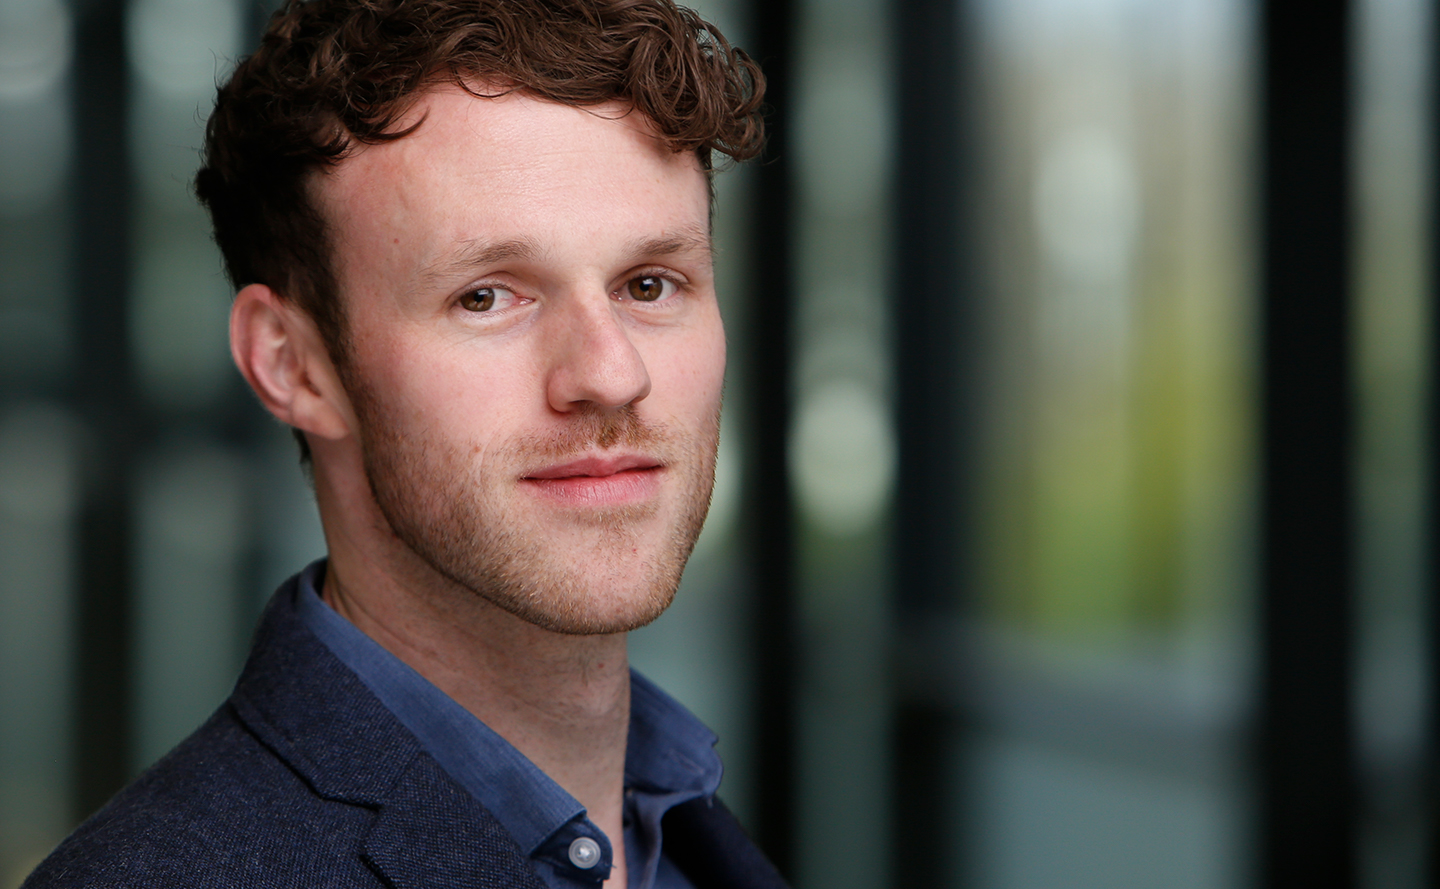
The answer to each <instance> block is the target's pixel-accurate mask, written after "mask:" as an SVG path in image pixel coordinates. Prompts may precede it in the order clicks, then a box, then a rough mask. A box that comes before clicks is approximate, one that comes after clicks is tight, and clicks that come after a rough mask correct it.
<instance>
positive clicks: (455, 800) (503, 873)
mask: <svg viewBox="0 0 1440 889" xmlns="http://www.w3.org/2000/svg"><path fill="white" fill-rule="evenodd" d="M363 854H364V857H365V860H366V861H367V862H369V863H370V865H371V867H373V868H374V869H375V870H376V871H378V872H379V873H380V874H381V875H382V876H384V877H385V879H386V881H387V884H388V885H392V886H395V887H396V889H452V887H453V889H461V887H470V889H476V887H495V889H500V887H504V889H511V887H516V889H545V886H544V884H543V883H541V882H540V877H539V876H538V875H537V874H536V873H535V871H534V870H533V869H532V868H531V867H530V865H529V863H528V862H526V860H525V858H524V856H523V855H522V853H521V851H520V849H519V848H518V847H517V846H516V845H515V841H514V840H512V839H511V838H510V835H509V834H508V833H507V832H506V831H505V829H504V828H503V827H501V826H500V822H499V821H497V820H496V819H495V816H493V815H491V814H490V812H489V811H487V810H486V809H485V808H484V807H482V806H481V805H480V804H479V803H477V802H475V799H474V797H472V796H470V795H469V794H468V793H466V792H465V791H464V790H463V789H462V788H460V787H459V786H457V785H456V784H455V782H454V781H452V780H451V779H450V777H449V776H448V775H446V774H445V773H444V771H443V770H442V769H441V768H440V766H439V765H438V764H437V763H436V762H435V760H433V759H431V758H430V756H429V755H428V754H424V753H422V754H421V755H419V756H417V757H416V758H415V759H414V760H413V761H412V762H411V764H410V767H409V768H407V769H406V770H405V772H404V774H403V775H402V776H401V777H400V780H399V781H398V782H397V783H396V784H395V786H394V787H393V788H391V791H390V793H389V795H388V799H387V800H386V802H385V803H384V805H383V806H382V807H381V809H380V813H379V815H378V817H377V818H376V819H375V824H374V826H373V827H372V828H371V830H370V833H369V835H367V836H366V838H365V849H364V853H363Z"/></svg>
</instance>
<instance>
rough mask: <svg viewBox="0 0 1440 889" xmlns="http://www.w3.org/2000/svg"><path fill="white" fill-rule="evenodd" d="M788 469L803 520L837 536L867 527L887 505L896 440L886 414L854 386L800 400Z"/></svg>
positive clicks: (834, 385)
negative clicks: (804, 517)
mask: <svg viewBox="0 0 1440 889" xmlns="http://www.w3.org/2000/svg"><path fill="white" fill-rule="evenodd" d="M790 470H791V473H792V476H793V478H794V484H795V491H796V495H797V497H798V499H799V503H800V508H801V510H802V511H803V513H804V514H805V516H806V518H808V519H809V520H810V521H813V522H814V523H816V524H817V525H819V526H820V527H822V528H824V529H825V530H826V531H829V532H830V533H832V534H836V535H842V536H844V535H852V534H857V533H859V532H862V531H864V530H866V529H867V528H869V527H870V526H871V525H872V524H874V522H875V521H876V519H878V518H879V516H880V512H881V511H882V510H883V509H884V508H885V505H886V503H887V502H888V501H889V498H890V493H891V487H892V485H893V483H894V479H895V439H894V433H893V431H892V430H891V427H890V416H889V410H888V409H887V406H886V405H885V403H884V402H883V401H882V400H881V399H880V398H879V397H878V396H877V395H876V393H875V392H874V391H873V390H872V389H870V388H869V387H867V386H863V385H861V384H859V383H856V382H853V381H848V380H847V381H835V382H830V383H826V384H824V385H822V386H818V387H817V388H816V389H815V390H814V391H813V392H811V393H808V394H807V395H805V396H803V397H802V399H801V402H800V407H799V410H798V411H797V413H796V419H795V429H794V434H793V435H792V436H791V454H790Z"/></svg>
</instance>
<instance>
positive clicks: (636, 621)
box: [475, 576, 679, 636]
mask: <svg viewBox="0 0 1440 889" xmlns="http://www.w3.org/2000/svg"><path fill="white" fill-rule="evenodd" d="M585 586H589V587H590V588H588V589H586V588H584V587H585ZM678 586H679V577H678V576H677V577H675V578H674V579H673V580H669V579H667V580H665V581H661V582H659V583H656V582H653V581H652V582H649V583H645V584H641V585H640V586H639V588H631V589H629V590H628V591H627V592H625V593H622V594H619V595H616V593H615V589H614V587H610V586H607V587H605V588H604V589H596V588H594V587H593V585H592V584H584V585H582V584H575V585H573V586H572V585H569V584H561V585H559V586H558V587H557V586H551V587H549V588H548V589H546V590H545V591H544V592H543V593H541V592H539V591H536V590H517V589H514V588H509V589H503V588H502V589H499V590H496V589H484V588H481V589H477V590H475V592H476V593H477V594H478V595H480V596H481V597H483V598H484V599H486V600H487V601H489V602H491V603H492V604H494V605H497V606H499V607H500V608H502V609H504V610H506V611H508V612H510V613H511V614H513V615H515V616H516V617H518V618H520V619H521V620H523V621H525V622H526V623H529V624H533V625H535V626H537V627H539V628H541V629H543V630H549V631H550V632H552V633H562V634H564V635H567V636H603V635H611V634H614V633H628V632H630V631H631V630H638V629H640V628H641V627H643V626H645V625H647V624H649V623H651V622H652V621H654V620H655V619H656V618H657V617H659V616H660V615H662V614H664V613H665V609H667V608H669V607H670V603H671V602H673V601H674V599H675V590H676V588H677V587H678Z"/></svg>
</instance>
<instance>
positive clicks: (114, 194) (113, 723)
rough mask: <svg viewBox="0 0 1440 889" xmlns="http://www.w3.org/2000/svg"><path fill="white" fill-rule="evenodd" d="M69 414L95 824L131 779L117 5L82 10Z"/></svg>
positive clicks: (78, 810) (124, 190) (81, 684)
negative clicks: (79, 448) (76, 467)
mask: <svg viewBox="0 0 1440 889" xmlns="http://www.w3.org/2000/svg"><path fill="white" fill-rule="evenodd" d="M75 15H76V21H75V51H74V68H73V81H72V85H71V97H72V102H73V103H74V116H73V119H74V121H75V146H76V151H75V161H74V174H73V176H72V182H73V183H74V189H75V190H74V197H73V201H72V205H73V207H74V213H75V227H74V235H73V238H74V240H73V243H72V245H71V255H72V262H71V267H72V272H71V277H70V288H71V293H70V302H71V316H72V318H73V324H74V328H73V336H74V342H75V345H76V355H77V361H76V363H75V366H74V368H73V377H72V379H71V381H70V383H71V386H72V390H71V391H72V393H73V403H74V404H75V405H76V406H77V408H78V410H79V411H80V412H81V415H82V417H83V418H84V421H85V426H86V429H87V432H88V437H87V441H86V445H87V447H86V448H85V451H84V454H85V466H84V472H83V476H82V477H83V480H84V481H83V484H84V488H83V491H82V494H81V506H80V517H79V527H78V535H79V537H78V551H79V554H80V564H79V565H78V579H77V580H78V586H79V597H78V603H77V611H78V615H77V616H78V626H77V634H78V639H77V646H76V651H77V652H78V664H77V671H76V677H77V682H78V689H77V694H76V699H75V700H76V705H75V706H76V711H75V739H76V745H75V757H76V782H75V801H74V807H75V814H76V815H77V816H84V815H88V814H89V813H90V812H92V811H94V810H95V809H96V808H97V807H98V806H99V805H100V804H101V803H103V802H104V801H105V800H106V799H107V798H109V797H110V795H111V794H113V793H114V792H115V791H116V790H118V789H119V788H120V786H121V785H122V784H123V783H124V781H125V779H126V778H127V776H128V771H129V768H130V736H131V732H130V704H131V687H130V629H131V608H130V603H131V590H130V586H131V571H130V549H131V547H130V513H131V509H130V477H131V467H130V463H131V454H132V452H133V444H132V442H133V434H134V417H135V413H136V412H135V411H134V407H135V404H134V395H133V392H134V390H133V387H132V385H131V373H130V362H129V358H128V354H127V352H128V345H129V343H128V337H127V328H128V324H127V320H126V319H127V308H128V304H129V288H130V278H131V274H130V265H131V261H130V257H131V244H130V237H129V233H130V219H131V204H132V198H133V195H132V193H131V191H132V190H131V178H130V165H129V162H128V157H127V154H128V152H127V149H126V108H127V106H128V98H129V97H128V84H129V79H130V78H129V71H128V69H127V67H126V63H125V46H124V36H123V35H124V33H125V15H124V3H123V2H122V0H82V2H79V3H77V4H76V5H75Z"/></svg>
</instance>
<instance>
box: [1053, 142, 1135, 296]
mask: <svg viewBox="0 0 1440 889" xmlns="http://www.w3.org/2000/svg"><path fill="white" fill-rule="evenodd" d="M1033 209H1034V213H1035V226H1036V229H1037V231H1038V232H1039V235H1040V243H1041V246H1042V247H1043V248H1044V250H1045V253H1046V254H1047V255H1048V256H1049V258H1050V259H1051V260H1052V261H1053V262H1055V264H1056V265H1058V266H1059V267H1060V268H1061V269H1064V270H1066V271H1068V272H1071V273H1074V274H1078V275H1081V276H1083V277H1085V278H1090V279H1097V278H1098V279H1113V278H1118V277H1121V276H1123V275H1124V274H1125V270H1126V268H1127V267H1128V265H1129V262H1130V256H1131V252H1132V251H1133V249H1134V243H1135V236H1136V233H1137V231H1138V228H1139V222H1140V203H1139V187H1138V184H1137V182H1136V175H1135V165H1134V163H1133V161H1132V160H1131V158H1130V153H1129V151H1128V150H1126V146H1125V145H1124V144H1123V142H1122V141H1121V139H1120V138H1119V137H1118V136H1117V135H1116V134H1115V133H1114V131H1113V130H1111V129H1109V128H1107V127H1103V126H1098V125H1092V126H1085V127H1078V128H1076V129H1073V130H1070V131H1068V132H1066V133H1064V134H1062V135H1061V136H1060V137H1059V138H1058V139H1055V140H1054V141H1053V142H1051V143H1050V144H1049V145H1048V146H1047V147H1046V149H1045V150H1044V152H1043V154H1042V155H1041V156H1040V161H1039V168H1038V170H1037V171H1036V177H1035V192H1034V208H1033Z"/></svg>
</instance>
